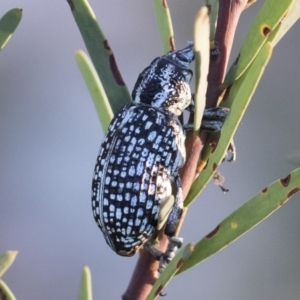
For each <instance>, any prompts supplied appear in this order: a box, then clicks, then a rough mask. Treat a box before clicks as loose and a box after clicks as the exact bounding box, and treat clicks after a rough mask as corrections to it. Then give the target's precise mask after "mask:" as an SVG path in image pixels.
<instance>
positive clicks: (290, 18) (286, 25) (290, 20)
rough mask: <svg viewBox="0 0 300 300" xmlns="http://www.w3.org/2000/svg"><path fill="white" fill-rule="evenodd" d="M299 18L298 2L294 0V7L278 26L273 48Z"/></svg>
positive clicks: (299, 8) (299, 7)
mask: <svg viewBox="0 0 300 300" xmlns="http://www.w3.org/2000/svg"><path fill="white" fill-rule="evenodd" d="M299 17H300V1H299V0H295V2H294V5H293V6H292V7H291V9H290V10H289V12H288V13H287V15H286V16H285V17H284V19H283V20H282V24H281V26H280V30H279V33H278V34H277V36H276V38H275V39H274V41H273V45H274V46H275V45H276V44H277V43H278V42H279V41H280V40H281V39H282V38H283V36H284V35H285V34H286V33H287V31H288V30H289V29H290V28H291V27H292V26H293V25H294V24H295V22H296V21H297V20H298V19H299Z"/></svg>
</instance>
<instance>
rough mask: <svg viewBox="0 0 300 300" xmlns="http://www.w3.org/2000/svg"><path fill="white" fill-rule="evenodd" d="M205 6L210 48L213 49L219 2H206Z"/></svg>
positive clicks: (208, 0) (217, 0) (214, 0)
mask: <svg viewBox="0 0 300 300" xmlns="http://www.w3.org/2000/svg"><path fill="white" fill-rule="evenodd" d="M206 6H207V7H208V8H209V24H210V25H209V27H210V33H209V40H210V43H211V48H214V42H215V35H216V27H217V20H218V12H219V0H206Z"/></svg>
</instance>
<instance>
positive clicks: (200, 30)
mask: <svg viewBox="0 0 300 300" xmlns="http://www.w3.org/2000/svg"><path fill="white" fill-rule="evenodd" d="M194 47H195V61H196V65H195V83H196V84H195V88H196V92H195V115H194V133H195V134H196V135H197V134H198V132H199V130H200V126H201V121H202V116H203V112H204V109H205V100H206V90H207V74H208V69H209V16H208V9H207V7H206V6H204V7H202V8H201V9H200V11H199V12H198V14H197V16H196V20H195V25H194Z"/></svg>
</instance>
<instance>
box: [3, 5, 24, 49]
mask: <svg viewBox="0 0 300 300" xmlns="http://www.w3.org/2000/svg"><path fill="white" fill-rule="evenodd" d="M21 19H22V9H20V8H13V9H11V10H9V11H8V12H7V13H6V14H5V15H4V16H3V17H2V18H1V19H0V51H1V50H2V49H3V47H4V46H5V45H6V44H7V42H8V41H9V39H10V38H11V36H12V34H13V32H14V31H15V30H16V28H17V27H18V25H19V23H20V21H21Z"/></svg>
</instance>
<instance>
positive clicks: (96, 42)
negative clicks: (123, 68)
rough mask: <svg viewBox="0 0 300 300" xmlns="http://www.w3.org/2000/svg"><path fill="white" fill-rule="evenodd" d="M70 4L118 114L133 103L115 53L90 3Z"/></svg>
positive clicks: (76, 1)
mask: <svg viewBox="0 0 300 300" xmlns="http://www.w3.org/2000/svg"><path fill="white" fill-rule="evenodd" d="M68 2H69V4H70V7H71V11H72V13H73V16H74V19H75V21H76V23H77V26H78V28H79V30H80V33H81V35H82V37H83V40H84V43H85V45H86V48H87V50H88V52H89V55H90V57H91V60H92V62H93V64H94V66H95V69H96V71H97V73H98V76H99V78H100V80H101V82H102V84H103V87H104V90H105V93H106V95H107V98H108V99H109V102H110V105H111V108H112V110H113V112H114V114H116V113H117V112H118V111H119V110H120V108H121V107H122V106H123V105H124V104H126V103H128V102H130V101H131V96H130V94H129V91H128V89H127V87H126V85H125V83H124V81H123V78H122V76H121V74H120V72H119V69H118V67H117V64H116V61H115V57H114V55H113V52H112V50H111V48H110V46H109V44H108V41H107V39H106V37H105V36H104V34H103V32H102V30H101V29H100V27H99V25H98V23H97V20H96V17H95V15H94V13H93V11H92V9H91V7H90V5H89V3H88V2H87V1H86V0H68Z"/></svg>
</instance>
